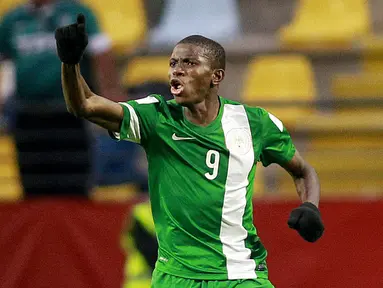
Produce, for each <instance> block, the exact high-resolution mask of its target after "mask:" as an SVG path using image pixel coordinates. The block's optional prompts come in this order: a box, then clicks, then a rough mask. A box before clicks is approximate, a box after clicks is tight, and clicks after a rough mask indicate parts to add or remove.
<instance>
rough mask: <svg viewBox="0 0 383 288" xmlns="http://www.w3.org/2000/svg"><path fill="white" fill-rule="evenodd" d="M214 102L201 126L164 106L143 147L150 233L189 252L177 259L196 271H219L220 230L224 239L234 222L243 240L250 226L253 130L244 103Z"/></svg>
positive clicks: (256, 146)
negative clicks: (215, 108) (214, 112)
mask: <svg viewBox="0 0 383 288" xmlns="http://www.w3.org/2000/svg"><path fill="white" fill-rule="evenodd" d="M221 102H222V103H221V109H220V112H219V115H218V116H217V119H216V120H215V121H214V122H213V123H211V124H210V125H209V126H207V127H200V126H197V125H193V124H192V123H190V122H188V121H187V120H185V118H184V117H183V113H182V108H180V107H177V106H176V107H171V106H170V107H168V108H169V111H168V112H169V113H163V114H161V115H160V116H159V119H158V123H157V125H156V129H155V130H156V133H155V136H153V139H152V140H151V143H150V144H149V146H148V147H147V154H148V162H149V179H150V180H149V185H150V189H151V200H152V206H153V214H154V217H155V221H156V226H157V227H156V229H157V231H158V233H159V235H160V236H161V237H162V238H165V242H167V244H166V246H167V247H166V248H167V249H169V250H172V251H173V252H174V251H177V249H179V247H188V250H189V253H190V255H189V254H188V255H186V256H185V255H183V260H185V257H186V258H188V257H189V261H190V262H189V264H190V263H198V266H201V267H203V265H206V263H209V261H215V264H214V265H212V266H216V267H225V265H226V264H225V261H226V260H225V259H224V257H222V255H223V254H225V252H224V251H223V250H224V249H225V248H224V247H223V246H225V245H223V244H222V242H223V241H222V238H223V237H226V236H229V235H225V231H226V232H227V234H230V233H232V231H231V229H232V228H233V227H234V226H235V225H238V227H234V228H233V229H234V230H236V229H237V231H239V232H238V233H239V234H241V235H238V236H239V237H244V238H246V237H247V233H248V231H245V230H244V228H243V227H242V226H243V224H245V226H247V227H246V229H247V230H250V229H251V227H253V223H252V208H251V193H252V184H253V180H254V172H255V165H256V162H257V160H259V155H260V151H261V138H260V137H259V135H260V132H259V131H257V129H256V127H251V125H250V121H249V117H248V113H247V111H246V109H245V107H244V106H243V105H236V104H232V103H231V102H229V101H228V100H225V99H223V98H221ZM250 214H251V215H250ZM230 221H232V222H233V223H229V224H228V225H226V226H225V222H230ZM245 222H246V223H245ZM231 224H233V225H232V226H233V227H229V226H230V225H231ZM233 229H232V230H233ZM244 234H246V235H244ZM229 242H230V241H229ZM170 243H171V244H170ZM229 244H230V243H229ZM160 246H161V245H160ZM197 246H199V247H198V248H197ZM180 249H182V248H180ZM165 250H166V249H165ZM206 251H208V253H206ZM164 254H166V253H164ZM160 255H161V252H160ZM169 256H170V257H172V256H171V255H165V256H163V258H164V259H166V260H168V259H167V257H169ZM201 257H202V258H201ZM209 258H210V259H209ZM160 261H161V257H160ZM180 261H182V260H180ZM199 261H200V262H199ZM217 261H218V262H219V261H221V262H222V263H217ZM165 262H166V261H165ZM210 263H212V262H210ZM163 264H164V265H165V264H166V263H163ZM183 264H184V265H185V264H186V265H187V263H183ZM205 268H206V270H207V271H208V270H209V268H210V267H209V266H205Z"/></svg>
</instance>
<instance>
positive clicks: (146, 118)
mask: <svg viewBox="0 0 383 288" xmlns="http://www.w3.org/2000/svg"><path fill="white" fill-rule="evenodd" d="M159 102H160V100H159V99H158V97H157V96H147V97H146V98H142V99H138V100H131V101H128V102H120V105H121V107H122V108H123V110H124V118H123V120H122V123H121V127H120V132H119V133H112V134H111V136H112V137H113V138H115V139H116V140H127V141H131V142H135V143H138V144H141V145H142V146H145V145H146V143H147V142H148V141H150V137H151V135H153V132H154V131H155V125H156V123H157V118H158V104H159Z"/></svg>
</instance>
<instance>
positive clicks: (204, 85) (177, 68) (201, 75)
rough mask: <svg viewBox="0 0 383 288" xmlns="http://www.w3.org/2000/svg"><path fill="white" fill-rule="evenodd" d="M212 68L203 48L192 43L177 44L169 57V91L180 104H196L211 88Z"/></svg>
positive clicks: (203, 98) (204, 97)
mask: <svg viewBox="0 0 383 288" xmlns="http://www.w3.org/2000/svg"><path fill="white" fill-rule="evenodd" d="M213 72H214V71H213V69H212V67H211V62H210V60H209V58H208V57H207V56H206V53H204V49H203V48H201V47H199V46H196V45H193V44H178V45H177V46H176V47H175V48H174V50H173V53H172V55H171V57H170V62H169V81H170V82H169V83H170V92H171V93H172V95H173V96H174V98H175V99H176V101H177V103H179V104H181V105H190V104H197V103H200V102H202V101H203V100H205V99H206V97H207V96H208V95H209V93H210V90H211V87H212V86H211V83H212V77H213Z"/></svg>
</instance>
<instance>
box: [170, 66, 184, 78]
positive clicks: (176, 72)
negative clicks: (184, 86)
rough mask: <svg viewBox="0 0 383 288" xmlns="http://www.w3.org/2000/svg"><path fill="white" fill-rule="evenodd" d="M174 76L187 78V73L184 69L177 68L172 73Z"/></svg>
mask: <svg viewBox="0 0 383 288" xmlns="http://www.w3.org/2000/svg"><path fill="white" fill-rule="evenodd" d="M172 75H173V76H174V77H180V76H185V71H184V70H183V69H182V67H180V66H176V67H174V69H173V71H172Z"/></svg>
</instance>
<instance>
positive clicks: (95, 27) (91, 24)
mask: <svg viewBox="0 0 383 288" xmlns="http://www.w3.org/2000/svg"><path fill="white" fill-rule="evenodd" d="M81 13H82V14H84V16H85V18H86V30H87V33H88V35H89V44H88V48H87V53H90V54H94V55H96V54H100V53H103V52H105V51H107V50H109V49H110V48H111V40H110V38H109V37H108V35H107V34H105V33H104V32H103V31H102V29H101V28H100V21H99V19H97V17H96V15H95V13H94V12H93V10H92V9H90V8H89V7H86V6H82V9H81Z"/></svg>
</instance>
